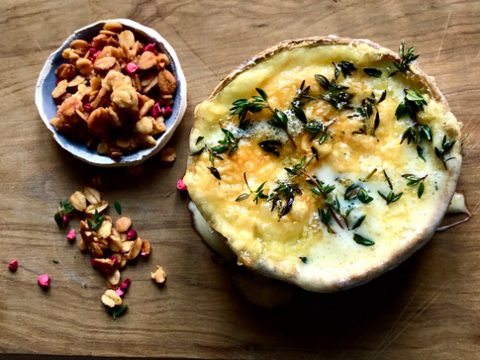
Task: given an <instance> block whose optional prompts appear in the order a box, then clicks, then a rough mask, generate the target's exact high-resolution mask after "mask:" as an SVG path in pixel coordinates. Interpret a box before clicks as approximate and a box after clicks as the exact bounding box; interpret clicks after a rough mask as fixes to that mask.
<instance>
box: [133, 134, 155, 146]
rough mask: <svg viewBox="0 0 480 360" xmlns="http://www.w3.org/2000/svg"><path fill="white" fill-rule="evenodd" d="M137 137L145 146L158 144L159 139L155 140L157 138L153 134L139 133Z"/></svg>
mask: <svg viewBox="0 0 480 360" xmlns="http://www.w3.org/2000/svg"><path fill="white" fill-rule="evenodd" d="M135 139H136V140H137V141H138V142H139V143H140V144H142V145H143V146H155V145H157V140H155V138H154V137H153V136H151V135H144V134H137V135H136V136H135Z"/></svg>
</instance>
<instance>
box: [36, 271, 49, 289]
mask: <svg viewBox="0 0 480 360" xmlns="http://www.w3.org/2000/svg"><path fill="white" fill-rule="evenodd" d="M38 284H39V285H40V286H41V287H42V288H47V287H48V285H49V284H50V276H48V275H47V274H44V275H40V276H39V277H38Z"/></svg>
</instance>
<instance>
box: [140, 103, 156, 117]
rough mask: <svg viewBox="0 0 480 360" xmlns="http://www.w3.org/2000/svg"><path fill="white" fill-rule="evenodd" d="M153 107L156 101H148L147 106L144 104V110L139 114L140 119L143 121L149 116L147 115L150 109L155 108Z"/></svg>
mask: <svg viewBox="0 0 480 360" xmlns="http://www.w3.org/2000/svg"><path fill="white" fill-rule="evenodd" d="M153 105H155V101H154V100H148V101H147V102H146V103H145V104H143V106H142V108H141V109H140V111H139V112H138V118H139V119H141V118H143V117H144V116H145V115H147V113H148V112H149V111H150V109H151V108H153Z"/></svg>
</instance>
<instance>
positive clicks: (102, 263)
mask: <svg viewBox="0 0 480 360" xmlns="http://www.w3.org/2000/svg"><path fill="white" fill-rule="evenodd" d="M93 264H94V265H95V267H96V268H97V269H98V270H99V271H100V272H101V273H103V274H105V275H107V276H110V275H111V274H113V273H114V271H115V263H114V262H113V260H111V259H94V260H93Z"/></svg>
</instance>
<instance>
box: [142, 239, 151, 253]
mask: <svg viewBox="0 0 480 360" xmlns="http://www.w3.org/2000/svg"><path fill="white" fill-rule="evenodd" d="M151 250H152V245H151V244H150V243H149V242H148V241H147V240H143V243H142V253H145V255H149V254H150V251H151ZM142 255H143V254H142Z"/></svg>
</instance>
